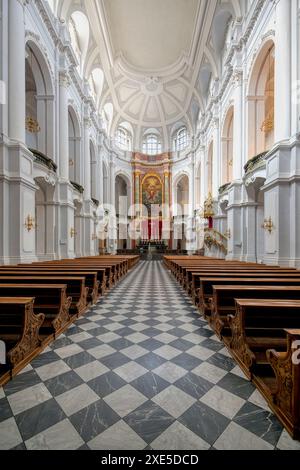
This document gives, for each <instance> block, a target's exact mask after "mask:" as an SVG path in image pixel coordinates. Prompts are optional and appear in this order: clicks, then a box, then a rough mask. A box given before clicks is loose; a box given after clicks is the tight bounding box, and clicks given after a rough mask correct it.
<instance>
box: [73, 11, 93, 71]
mask: <svg viewBox="0 0 300 470" xmlns="http://www.w3.org/2000/svg"><path fill="white" fill-rule="evenodd" d="M69 33H70V38H71V44H72V47H73V50H74V52H75V55H76V57H77V60H78V64H79V67H78V71H79V73H80V75H81V76H83V71H84V67H85V62H86V57H87V52H88V48H89V42H90V23H89V20H88V18H87V16H86V15H85V13H83V12H82V11H80V10H77V11H74V12H73V13H71V15H70V18H69Z"/></svg>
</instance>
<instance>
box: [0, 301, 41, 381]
mask: <svg viewBox="0 0 300 470" xmlns="http://www.w3.org/2000/svg"><path fill="white" fill-rule="evenodd" d="M44 319H45V315H44V314H43V313H40V314H39V315H35V313H34V298H29V297H24V298H22V297H19V298H14V297H0V340H1V341H3V342H4V343H5V346H6V364H5V365H1V366H0V385H4V384H5V383H6V382H7V381H8V380H9V379H10V378H11V377H12V376H13V375H15V374H16V373H17V372H19V371H20V370H21V369H22V368H23V367H25V366H26V365H27V364H28V363H29V362H30V361H31V360H32V359H33V358H34V357H35V356H36V355H37V354H38V352H39V350H40V346H41V339H40V337H39V330H40V327H41V325H42V323H43V322H44Z"/></svg>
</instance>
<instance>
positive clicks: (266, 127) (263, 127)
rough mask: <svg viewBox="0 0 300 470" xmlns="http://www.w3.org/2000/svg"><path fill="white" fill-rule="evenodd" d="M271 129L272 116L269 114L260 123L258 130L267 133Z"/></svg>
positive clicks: (272, 124) (272, 126)
mask: <svg viewBox="0 0 300 470" xmlns="http://www.w3.org/2000/svg"><path fill="white" fill-rule="evenodd" d="M273 129H274V116H273V115H272V114H270V115H269V116H268V117H267V118H266V119H265V120H264V122H263V123H262V125H261V128H260V130H261V131H262V132H265V133H266V134H267V133H268V132H271V131H273Z"/></svg>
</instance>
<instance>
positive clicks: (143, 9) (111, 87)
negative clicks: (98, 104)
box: [87, 0, 213, 145]
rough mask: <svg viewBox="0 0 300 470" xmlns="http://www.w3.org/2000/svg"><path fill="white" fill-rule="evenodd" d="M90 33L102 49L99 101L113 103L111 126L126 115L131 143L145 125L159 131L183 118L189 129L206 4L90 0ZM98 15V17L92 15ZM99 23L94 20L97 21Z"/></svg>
mask: <svg viewBox="0 0 300 470" xmlns="http://www.w3.org/2000/svg"><path fill="white" fill-rule="evenodd" d="M90 3H94V5H95V7H96V11H97V16H95V10H94V12H93V13H94V14H93V15H92V11H93V7H92V5H90V7H89V8H88V6H87V9H88V10H89V11H90V15H89V19H90V21H91V22H92V28H93V29H94V35H95V37H96V38H98V40H99V46H100V48H101V49H102V52H103V54H104V55H105V60H103V55H102V63H103V66H104V69H105V70H104V72H105V75H106V78H107V81H108V89H107V91H106V93H105V94H104V96H103V97H102V105H104V104H105V103H106V102H108V101H111V102H112V103H113V106H114V111H115V115H114V122H113V124H112V127H111V131H112V132H114V130H115V129H116V127H117V126H118V124H119V123H120V122H122V121H129V122H130V123H131V124H132V126H133V128H134V130H135V136H136V145H138V142H139V141H140V137H141V134H142V133H143V132H144V130H145V129H147V128H158V129H160V130H161V131H162V134H163V137H164V141H165V142H167V141H168V135H169V130H170V127H172V126H173V125H174V124H175V123H176V122H178V121H182V122H184V123H186V124H187V125H188V127H189V130H190V132H193V124H192V122H191V116H190V113H189V111H190V105H191V102H192V99H193V96H195V99H196V101H198V98H197V91H196V89H195V82H196V81H197V74H195V73H194V65H195V60H196V53H197V45H198V39H199V35H200V33H201V22H202V20H203V18H204V16H205V12H206V10H207V9H209V4H210V3H213V2H207V1H203V0H163V1H162V0H151V1H149V0H93V2H90ZM96 20H97V21H96ZM97 23H98V24H97Z"/></svg>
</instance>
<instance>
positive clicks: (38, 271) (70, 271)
mask: <svg viewBox="0 0 300 470" xmlns="http://www.w3.org/2000/svg"><path fill="white" fill-rule="evenodd" d="M19 273H29V275H31V276H42V277H45V276H73V277H76V276H79V277H84V278H85V285H86V287H88V296H87V300H88V302H89V303H91V304H96V303H97V302H98V300H99V298H100V296H101V292H102V288H101V287H100V281H99V280H98V279H99V277H101V278H102V282H105V281H104V273H105V271H104V270H102V273H101V274H102V276H99V273H98V272H96V271H92V270H90V269H89V268H87V269H85V270H83V269H82V270H80V269H79V268H78V270H77V268H68V267H67V268H66V267H60V266H58V267H52V266H47V267H46V266H41V267H39V266H38V265H37V266H34V267H31V266H22V267H19V268H14V269H11V268H10V269H9V268H4V269H3V268H0V276H2V275H8V276H18V274H19Z"/></svg>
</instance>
